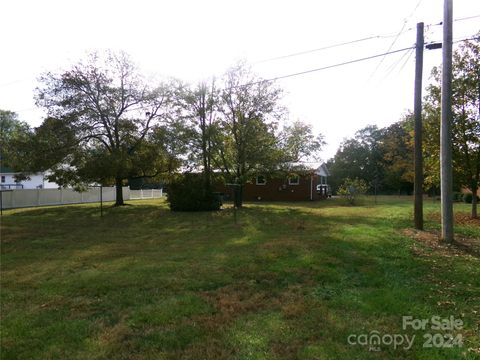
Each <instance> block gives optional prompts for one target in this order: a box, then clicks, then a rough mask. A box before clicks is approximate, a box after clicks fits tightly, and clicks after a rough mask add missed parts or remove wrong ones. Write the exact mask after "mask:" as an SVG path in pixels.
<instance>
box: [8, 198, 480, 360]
mask: <svg viewBox="0 0 480 360" xmlns="http://www.w3.org/2000/svg"><path fill="white" fill-rule="evenodd" d="M438 211H439V204H438V203H433V202H427V203H426V205H425V212H426V216H425V217H426V227H427V229H428V230H429V232H428V233H415V232H413V231H411V230H408V228H410V227H411V221H410V220H409V219H410V218H411V216H412V206H411V203H410V202H409V200H407V199H400V198H393V197H392V198H386V197H385V198H381V199H380V200H379V203H378V205H374V204H373V203H372V201H371V200H367V201H366V202H364V204H363V205H362V206H356V207H347V206H343V205H342V204H341V203H340V201H338V200H328V201H323V202H315V203H288V204H286V203H278V204H261V203H259V204H246V206H245V208H244V209H242V210H241V211H239V214H238V224H236V225H235V224H234V223H233V217H232V209H231V208H228V207H227V208H226V209H224V210H222V211H220V212H217V213H171V212H170V211H169V210H168V208H167V206H166V204H165V203H164V202H163V201H161V200H158V201H138V202H131V204H130V205H129V206H125V207H121V208H108V209H107V210H106V211H105V215H104V217H103V219H100V217H99V210H98V206H97V205H96V204H95V205H93V204H91V205H78V206H66V207H48V208H37V209H19V210H9V211H5V212H4V215H3V217H2V224H1V242H2V248H1V317H2V318H1V359H4V360H6V359H195V360H197V359H337V358H342V359H399V358H409V359H410V358H411V359H413V358H415V359H465V358H467V359H475V358H477V359H478V358H480V334H479V331H480V258H479V257H478V254H475V253H474V252H470V253H468V252H465V251H464V250H461V249H458V248H456V247H453V248H448V247H446V246H438V244H437V243H436V241H435V236H434V234H435V233H436V232H438V229H439V224H438ZM455 211H456V213H457V218H458V224H457V227H456V231H457V234H458V237H459V238H464V239H465V241H467V242H468V241H469V240H472V239H473V241H475V239H480V223H479V222H473V221H469V220H468V217H467V216H466V215H467V214H468V211H469V208H468V207H467V206H466V205H463V204H458V205H456V207H455ZM432 234H433V235H432ZM403 316H411V317H412V319H428V320H429V323H428V324H427V325H426V328H425V330H422V329H418V330H414V329H412V327H411V326H408V327H407V328H406V329H403V322H402V317H403ZM432 316H438V317H439V318H437V320H438V319H441V320H444V319H446V318H450V317H451V316H453V318H454V320H456V321H461V325H459V326H458V328H455V329H451V330H449V329H445V330H433V329H431V326H432V321H431V320H432ZM445 324H446V321H445ZM457 325H458V324H457ZM429 333H430V334H431V336H432V337H433V340H432V339H430V340H432V341H430V340H429V338H428V337H429V335H428V334H429ZM437 333H438V334H440V335H437V336H435V334H437ZM374 334H378V335H379V336H380V340H381V341H380V344H379V345H378V346H377V345H374V346H372V347H370V346H369V345H364V340H365V339H368V340H370V339H374V337H373V336H372V335H374ZM395 334H396V335H398V336H397V337H396V340H395V343H390V339H393V338H394V335H395ZM448 334H451V335H454V337H455V338H454V339H455V341H454V342H453V345H455V346H453V347H451V348H448V347H446V346H448V345H449V344H450V343H451V341H450V340H448V338H447V337H446V336H448ZM400 336H401V337H402V340H403V341H404V342H403V343H402V344H398V343H399V342H400ZM405 336H407V337H408V339H412V338H413V336H415V338H414V340H413V341H412V346H411V348H409V349H408V350H407V349H405V347H407V343H406V341H407V340H405V339H407V338H405ZM444 336H445V337H444ZM460 337H461V339H462V340H463V344H462V345H461V346H457V345H459V344H457V342H458V340H460ZM445 339H446V340H445ZM429 341H430V342H429ZM395 344H396V345H395ZM424 344H426V345H427V346H428V345H429V344H430V345H433V346H432V347H427V348H425V347H423V346H424ZM442 344H443V345H444V346H445V347H438V346H440V345H442ZM435 345H437V346H435Z"/></svg>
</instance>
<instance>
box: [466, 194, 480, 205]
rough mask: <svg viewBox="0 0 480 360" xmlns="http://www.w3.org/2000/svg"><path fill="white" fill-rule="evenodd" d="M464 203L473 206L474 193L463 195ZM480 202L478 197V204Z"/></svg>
mask: <svg viewBox="0 0 480 360" xmlns="http://www.w3.org/2000/svg"><path fill="white" fill-rule="evenodd" d="M463 201H464V202H466V203H467V204H471V203H472V201H473V194H472V193H466V194H463ZM478 201H480V198H479V197H478V196H477V202H478Z"/></svg>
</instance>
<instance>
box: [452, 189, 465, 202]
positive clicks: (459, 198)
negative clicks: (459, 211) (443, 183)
mask: <svg viewBox="0 0 480 360" xmlns="http://www.w3.org/2000/svg"><path fill="white" fill-rule="evenodd" d="M453 201H456V202H459V201H463V193H461V192H459V191H454V192H453Z"/></svg>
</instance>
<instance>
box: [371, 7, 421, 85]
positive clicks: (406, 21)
mask: <svg viewBox="0 0 480 360" xmlns="http://www.w3.org/2000/svg"><path fill="white" fill-rule="evenodd" d="M422 1H423V0H419V1H418V2H417V5H416V6H415V8H414V9H413V11H412V12H411V13H410V15H409V16H408V17H406V18H405V19H404V20H403V25H402V28H401V29H400V31H399V32H398V34H397V36H395V39H393V41H392V43H391V44H390V47H389V48H388V50H387V53H388V52H389V51H390V50H392V48H393V46H394V45H395V43H396V42H397V40H398V38H399V37H400V35H401V34H402V32H403V29H405V26H407V23H408V22H409V21H410V18H411V17H412V16H413V14H415V11H417V9H418V7H419V6H420V4H421V3H422ZM384 60H385V56H384V57H382V59H381V60H380V62H379V63H378V65H377V66H376V67H375V70H373V73H372V75H370V78H372V77H373V76H374V75H375V74H376V72H377V71H378V69H379V68H380V66H381V65H382V64H383V61H384Z"/></svg>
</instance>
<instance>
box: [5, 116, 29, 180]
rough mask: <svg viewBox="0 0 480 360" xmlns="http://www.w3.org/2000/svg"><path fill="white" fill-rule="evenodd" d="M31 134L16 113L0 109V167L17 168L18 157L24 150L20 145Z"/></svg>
mask: <svg viewBox="0 0 480 360" xmlns="http://www.w3.org/2000/svg"><path fill="white" fill-rule="evenodd" d="M31 135H32V130H31V129H30V126H28V124H27V123H25V122H23V121H20V120H19V119H18V116H17V114H16V113H14V112H12V111H6V110H0V160H1V164H2V167H9V168H12V169H14V170H15V171H17V170H18V162H17V159H18V157H19V156H20V155H21V154H22V153H23V152H24V151H25V148H24V147H23V146H22V144H23V143H25V142H26V141H27V140H28V139H29V138H30V137H31Z"/></svg>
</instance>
